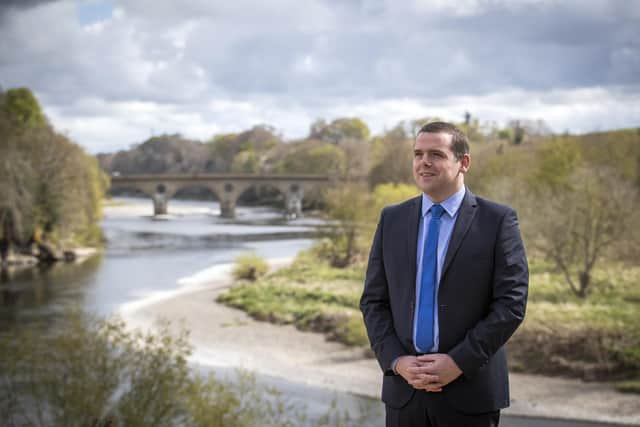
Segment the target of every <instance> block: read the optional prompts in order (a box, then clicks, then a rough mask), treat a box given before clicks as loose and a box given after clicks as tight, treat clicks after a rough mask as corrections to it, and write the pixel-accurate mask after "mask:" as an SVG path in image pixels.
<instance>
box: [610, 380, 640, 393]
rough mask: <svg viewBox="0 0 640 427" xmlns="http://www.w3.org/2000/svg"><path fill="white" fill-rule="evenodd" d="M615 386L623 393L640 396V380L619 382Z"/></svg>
mask: <svg viewBox="0 0 640 427" xmlns="http://www.w3.org/2000/svg"><path fill="white" fill-rule="evenodd" d="M613 386H614V387H615V389H616V390H618V391H620V392H622V393H635V394H640V379H635V380H627V381H618V382H616V383H614V384H613Z"/></svg>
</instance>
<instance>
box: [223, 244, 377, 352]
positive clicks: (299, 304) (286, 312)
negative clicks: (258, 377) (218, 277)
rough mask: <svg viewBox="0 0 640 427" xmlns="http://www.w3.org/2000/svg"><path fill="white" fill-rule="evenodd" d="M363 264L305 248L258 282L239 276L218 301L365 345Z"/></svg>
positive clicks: (358, 344) (254, 315)
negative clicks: (335, 261) (342, 265)
mask: <svg viewBox="0 0 640 427" xmlns="http://www.w3.org/2000/svg"><path fill="white" fill-rule="evenodd" d="M362 283H363V267H362V266H357V267H352V268H348V269H337V268H331V267H329V265H328V263H327V262H325V261H322V260H320V259H317V258H316V257H315V256H314V255H313V254H312V253H307V252H305V253H302V254H300V255H299V256H298V258H297V259H296V261H295V262H294V263H293V264H292V265H291V266H289V267H286V268H283V269H281V270H278V271H277V272H275V273H274V274H271V275H269V276H267V277H264V278H263V279H261V280H259V281H258V282H255V283H251V282H247V281H236V283H235V285H234V286H233V287H232V288H231V289H230V290H229V291H228V292H226V293H224V294H222V295H220V296H219V297H218V301H220V302H222V303H225V304H227V305H230V306H232V307H236V308H241V309H243V310H245V311H246V312H247V313H249V314H250V315H251V316H252V317H254V318H256V319H259V320H266V321H270V322H273V323H280V324H294V325H296V326H297V327H298V328H299V329H302V330H311V331H316V332H322V333H325V334H327V335H328V337H329V338H330V339H334V340H337V341H340V342H343V343H345V344H348V345H355V346H367V345H368V341H367V337H366V333H365V330H364V326H363V324H362V315H361V314H360V311H359V309H358V302H359V300H360V294H361V293H362Z"/></svg>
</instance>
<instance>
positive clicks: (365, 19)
mask: <svg viewBox="0 0 640 427" xmlns="http://www.w3.org/2000/svg"><path fill="white" fill-rule="evenodd" d="M0 85H1V86H2V87H3V88H4V89H8V88H11V87H18V86H27V87H29V88H31V89H32V90H33V91H34V93H35V94H36V96H37V97H38V98H39V99H40V102H41V103H42V105H43V107H44V110H45V112H46V114H47V116H48V117H49V119H50V121H51V122H52V124H53V125H54V126H55V127H56V129H58V130H60V131H64V132H67V133H68V134H69V136H70V137H71V138H72V139H73V140H74V141H76V142H77V143H79V144H81V145H82V146H84V147H86V148H87V149H88V150H89V151H90V152H92V153H96V152H105V151H114V150H117V149H122V148H126V147H128V146H129V145H130V144H132V143H136V142H141V141H143V140H145V139H147V138H148V137H149V136H151V135H153V134H160V133H181V134H183V135H185V136H187V137H192V138H197V139H201V140H205V139H208V138H210V137H211V136H212V135H214V134H217V133H223V132H236V131H241V130H245V129H248V128H250V127H251V126H253V125H255V124H260V123H267V124H270V125H272V126H274V127H275V128H276V129H277V130H278V131H279V132H281V133H282V134H283V136H284V137H285V138H286V139H293V138H299V137H303V136H306V135H307V133H308V130H309V126H310V124H311V123H312V122H313V121H314V120H315V119H317V118H325V119H327V120H331V119H334V118H337V117H353V116H357V117H360V118H362V119H363V120H364V121H365V122H366V123H367V124H368V125H369V126H370V128H371V130H372V131H373V132H374V133H381V132H382V131H383V130H384V129H385V128H386V129H389V128H391V127H393V126H394V125H395V124H396V123H397V122H399V121H400V120H408V119H414V118H419V117H425V116H439V117H443V118H445V119H449V120H455V121H460V120H462V118H463V114H464V112H465V111H469V112H470V113H471V114H472V115H473V116H475V117H477V118H479V119H480V120H481V121H496V122H498V123H504V122H506V121H507V120H509V119H516V118H526V119H532V120H535V119H544V120H545V121H546V122H547V124H548V125H549V126H550V127H551V128H552V129H553V130H554V131H557V132H563V131H565V130H569V131H571V132H587V131H593V130H606V129H613V128H620V127H635V126H639V125H640V1H635V0H625V1H622V0H621V1H614V0H576V1H559V0H558V1H539V0H538V1H533V0H517V1H516V0H511V1H506V0H502V1H497V0H496V1H491V0H456V1H448V0H407V1H403V0H386V1H385V0H360V1H357V0H268V1H266V0H181V1H170V0H96V1H89V0H88V1H73V0H59V1H56V0H48V1H46V0H44V1H43V0H2V1H0Z"/></svg>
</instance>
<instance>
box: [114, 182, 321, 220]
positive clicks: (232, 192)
mask: <svg viewBox="0 0 640 427" xmlns="http://www.w3.org/2000/svg"><path fill="white" fill-rule="evenodd" d="M332 181H333V179H332V178H331V177H329V176H328V175H248V174H191V175H187V174H155V175H154V174H140V175H112V176H111V189H116V188H123V189H136V190H138V191H141V192H142V193H144V194H146V195H147V196H149V197H150V198H151V199H152V200H153V214H154V215H163V214H166V213H167V204H168V203H169V200H170V199H171V198H172V197H173V196H174V195H175V194H176V193H177V192H178V191H180V190H181V189H183V188H186V187H204V188H207V189H208V190H209V191H211V192H212V193H213V194H214V195H215V196H216V197H217V198H218V200H219V202H220V216H222V217H224V218H233V217H234V216H235V207H236V202H237V200H238V198H239V197H240V196H241V195H242V193H244V192H245V191H246V190H247V189H249V188H251V187H258V186H265V185H267V186H270V187H273V188H276V189H277V190H278V191H280V193H282V194H283V195H284V200H285V211H286V212H285V213H286V216H287V217H289V218H291V217H297V216H300V215H301V214H302V199H303V197H304V193H305V191H309V190H311V189H313V188H317V187H328V186H329V184H330V183H331V182H332Z"/></svg>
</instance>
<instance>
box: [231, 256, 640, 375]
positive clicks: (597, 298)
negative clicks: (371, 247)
mask: <svg viewBox="0 0 640 427" xmlns="http://www.w3.org/2000/svg"><path fill="white" fill-rule="evenodd" d="M364 270H365V265H363V264H358V265H355V266H352V267H349V268H346V269H338V268H332V267H330V266H329V264H328V263H327V262H326V261H323V260H322V259H320V257H318V256H317V255H314V253H313V251H310V252H305V253H302V254H301V255H300V256H298V258H297V259H296V261H295V262H294V263H293V264H292V265H291V266H289V267H287V268H284V269H282V270H279V271H277V272H275V273H274V274H271V275H268V276H266V277H264V278H262V279H261V280H259V281H257V282H253V283H250V282H246V281H237V282H236V283H235V285H234V286H233V287H232V288H231V289H230V290H229V291H228V292H227V293H225V294H222V295H221V296H220V297H219V301H221V302H223V303H225V304H228V305H231V306H233V307H237V308H240V309H243V310H245V311H247V312H248V313H249V314H250V315H251V316H253V317H254V318H257V319H260V320H265V321H270V322H274V323H280V324H293V325H296V326H297V327H298V328H300V329H302V330H311V331H316V332H322V333H325V334H326V335H327V336H328V337H329V338H330V339H334V340H338V341H340V342H343V343H345V344H348V345H355V346H363V347H367V346H368V341H367V337H366V332H365V329H364V325H363V322H362V316H361V314H360V311H359V309H358V303H359V300H360V295H361V293H362V287H363V282H364ZM530 270H531V277H530V289H529V302H528V306H527V315H526V318H525V322H524V323H523V325H522V326H521V327H520V328H519V329H518V331H517V332H516V334H515V335H514V336H513V337H512V339H511V341H510V342H509V345H508V347H509V349H508V352H509V355H510V359H511V366H512V367H513V368H514V370H517V371H520V372H532V373H544V374H559V375H565V376H573V377H581V378H585V379H591V380H617V379H619V380H624V379H628V378H635V377H637V376H638V375H639V374H640V328H639V327H638V325H640V310H639V308H640V307H639V305H640V304H639V303H640V283H639V282H640V267H629V266H623V265H619V264H613V263H611V264H609V265H606V266H605V267H603V268H600V269H598V270H597V271H595V273H594V278H593V284H592V292H591V293H590V295H589V296H588V297H587V298H586V299H581V298H579V297H577V296H575V295H573V294H572V293H571V291H570V289H569V287H568V285H567V284H566V283H565V282H564V278H563V276H562V275H561V274H560V273H558V272H557V271H554V268H553V266H552V265H551V264H550V263H548V262H544V261H542V260H539V259H533V260H531V262H530Z"/></svg>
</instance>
